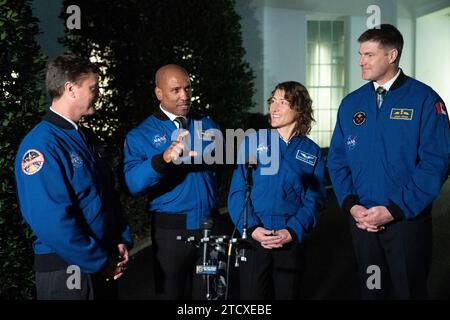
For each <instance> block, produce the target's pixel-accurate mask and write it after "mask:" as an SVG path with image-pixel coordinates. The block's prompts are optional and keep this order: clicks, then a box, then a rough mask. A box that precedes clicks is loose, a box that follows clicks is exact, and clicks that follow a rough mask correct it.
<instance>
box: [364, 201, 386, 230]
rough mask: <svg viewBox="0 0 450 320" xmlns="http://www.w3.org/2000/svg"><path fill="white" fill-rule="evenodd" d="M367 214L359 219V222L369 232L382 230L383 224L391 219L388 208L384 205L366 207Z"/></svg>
mask: <svg viewBox="0 0 450 320" xmlns="http://www.w3.org/2000/svg"><path fill="white" fill-rule="evenodd" d="M366 212H367V214H366V215H365V216H364V217H363V218H361V219H360V220H359V222H360V223H361V224H363V225H365V226H370V227H367V229H366V230H367V231H369V232H378V231H381V230H384V228H385V227H384V225H385V224H387V223H389V222H391V221H393V220H394V217H392V215H391V213H390V212H389V210H388V209H387V208H386V207H384V206H376V207H372V208H370V209H368V210H367V211H366Z"/></svg>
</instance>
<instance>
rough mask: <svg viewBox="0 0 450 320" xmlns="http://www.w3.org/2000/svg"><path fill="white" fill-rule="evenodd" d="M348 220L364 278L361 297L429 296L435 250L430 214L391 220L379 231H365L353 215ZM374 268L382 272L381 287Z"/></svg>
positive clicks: (424, 297)
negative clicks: (377, 281)
mask: <svg viewBox="0 0 450 320" xmlns="http://www.w3.org/2000/svg"><path fill="white" fill-rule="evenodd" d="M349 219H350V220H349V221H350V230H351V233H352V239H353V246H354V248H355V253H356V259H357V262H358V267H359V273H360V278H361V298H362V299H368V300H369V299H370V300H373V299H427V298H428V289H427V279H428V274H429V271H430V266H431V253H432V223H431V214H430V213H427V214H425V215H423V216H420V217H418V218H417V219H416V220H413V221H398V222H395V223H392V224H390V225H387V226H386V229H385V230H384V231H381V232H378V233H371V232H367V231H363V230H361V229H359V228H357V227H356V224H355V221H354V219H353V218H352V217H351V216H350V218H349ZM371 266H372V267H371ZM373 266H376V267H375V268H374V267H373ZM378 267H379V269H377V268H378ZM375 270H379V271H380V272H379V275H380V279H379V280H380V282H379V284H380V286H379V288H377V287H376V286H374V284H375V283H376V282H375V281H376V279H375V278H374V277H376V276H377V275H376V273H377V271H375Z"/></svg>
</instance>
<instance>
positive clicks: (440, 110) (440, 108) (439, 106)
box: [435, 101, 447, 115]
mask: <svg viewBox="0 0 450 320" xmlns="http://www.w3.org/2000/svg"><path fill="white" fill-rule="evenodd" d="M435 107H436V111H437V113H438V114H445V115H447V108H446V107H445V103H444V102H443V101H438V102H436V104H435Z"/></svg>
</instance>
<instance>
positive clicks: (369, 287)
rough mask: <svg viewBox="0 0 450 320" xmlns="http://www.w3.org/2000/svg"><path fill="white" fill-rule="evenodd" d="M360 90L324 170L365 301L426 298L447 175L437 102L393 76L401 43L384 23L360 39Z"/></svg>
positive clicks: (347, 105) (446, 138)
mask: <svg viewBox="0 0 450 320" xmlns="http://www.w3.org/2000/svg"><path fill="white" fill-rule="evenodd" d="M358 41H359V43H360V50H359V54H360V56H361V58H360V61H359V64H360V66H361V69H362V78H363V79H364V80H369V81H370V82H368V83H367V84H366V85H364V86H362V87H361V88H359V89H357V90H356V91H354V92H352V93H350V94H349V95H348V96H346V97H345V98H344V99H343V101H342V103H341V106H340V108H339V111H338V119H337V123H336V128H335V130H334V133H333V137H332V140H331V146H330V151H329V158H328V166H329V170H330V176H331V180H332V182H333V187H334V191H335V193H336V196H337V199H338V201H339V204H340V205H341V207H342V208H343V210H344V211H345V212H346V213H348V214H349V219H350V228H351V233H352V237H353V244H354V247H355V252H356V258H357V261H358V264H359V271H360V276H361V290H362V298H364V299H422V298H426V297H427V277H428V273H429V270H430V264H431V249H432V248H431V244H432V243H431V241H432V239H431V230H432V225H431V208H432V202H433V200H434V199H435V198H436V197H437V196H438V194H439V191H440V189H441V186H442V185H443V183H444V181H445V180H446V178H447V176H448V165H449V154H450V152H449V151H450V128H449V120H448V116H447V111H446V108H445V105H444V102H443V101H442V99H441V98H440V97H439V96H438V94H437V93H436V92H434V91H433V89H431V88H430V87H429V86H427V85H425V84H423V83H421V82H419V81H417V80H415V79H413V78H410V77H408V76H406V75H405V74H403V72H402V70H401V69H399V60H400V56H401V53H402V47H403V37H402V35H401V34H400V32H399V31H398V30H397V29H396V28H395V27H394V26H392V25H388V24H382V25H381V26H380V28H379V29H377V28H375V29H370V30H367V31H366V32H364V33H363V34H362V35H361V36H360V37H359V39H358Z"/></svg>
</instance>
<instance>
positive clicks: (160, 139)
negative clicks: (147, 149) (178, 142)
mask: <svg viewBox="0 0 450 320" xmlns="http://www.w3.org/2000/svg"><path fill="white" fill-rule="evenodd" d="M152 142H153V144H154V145H155V146H157V147H159V146H161V145H163V144H166V142H167V135H166V134H165V133H164V134H163V135H160V134H157V135H156V136H154V137H153V141H152Z"/></svg>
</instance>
